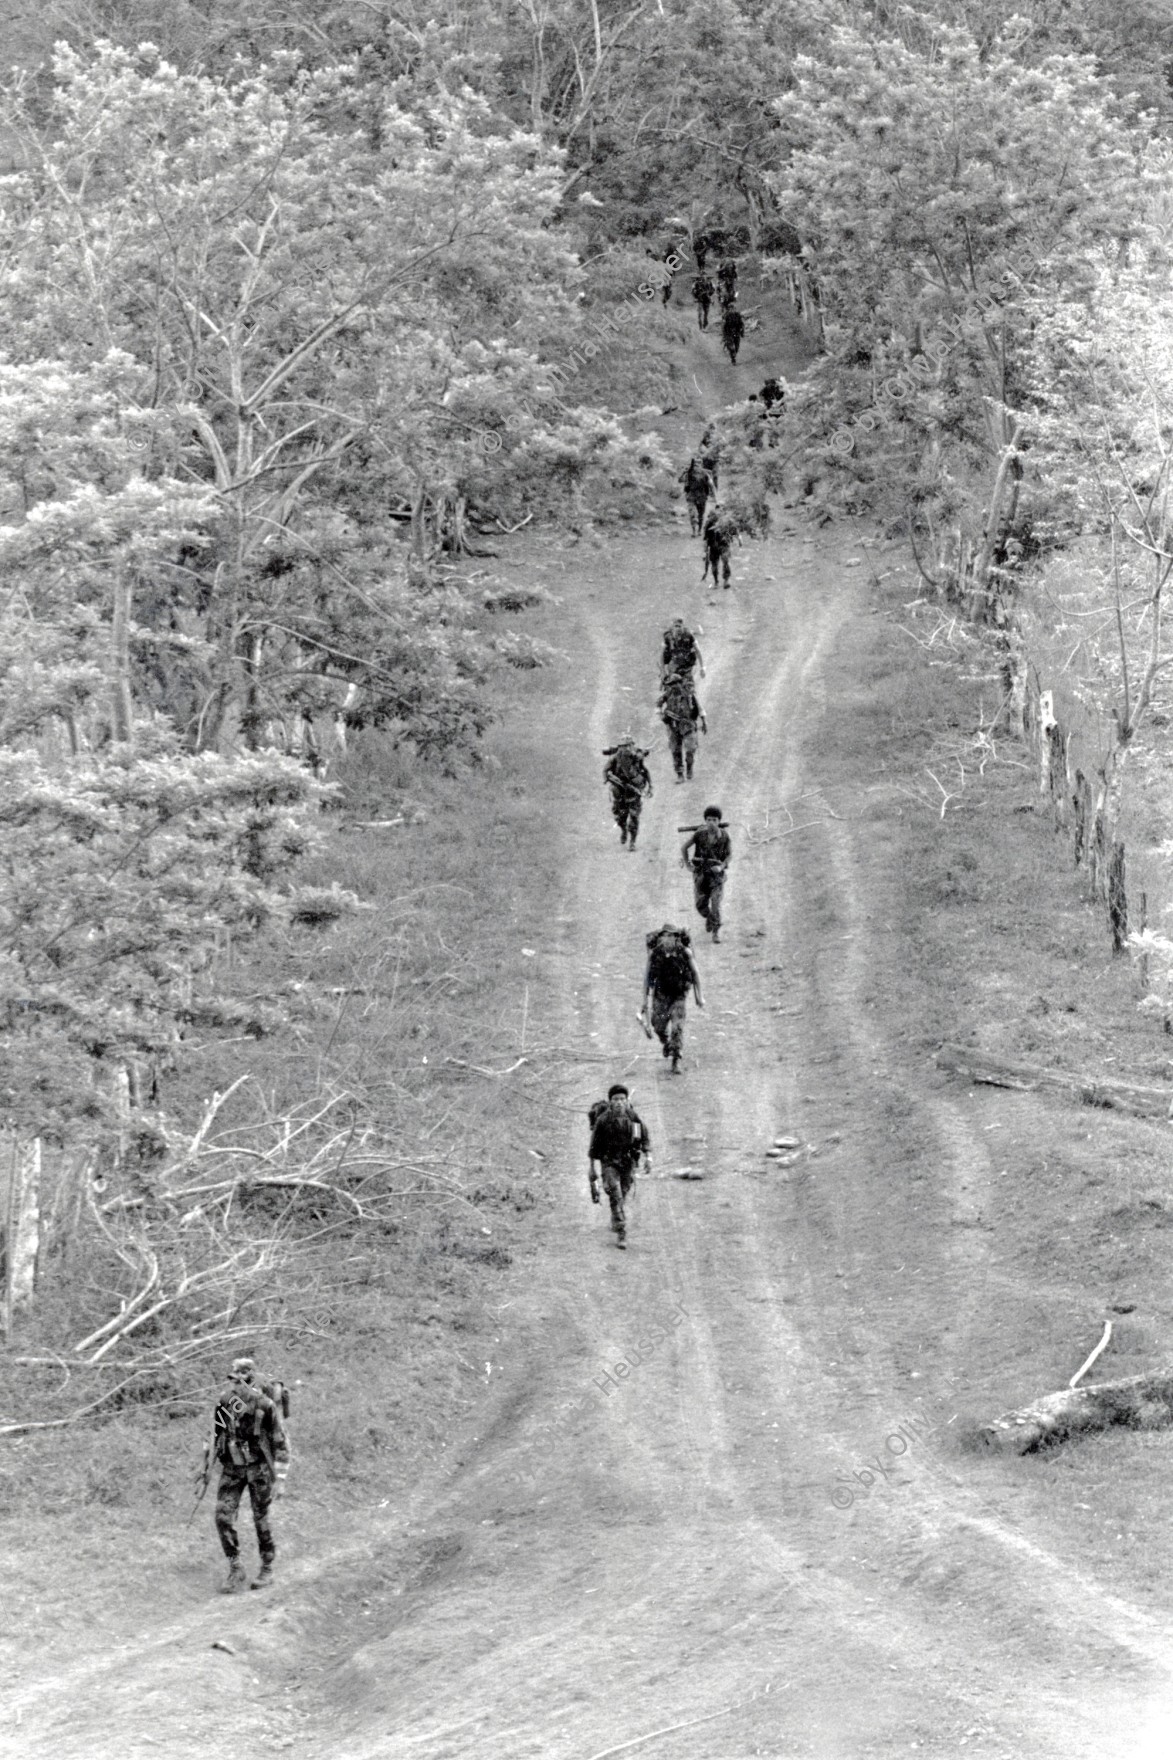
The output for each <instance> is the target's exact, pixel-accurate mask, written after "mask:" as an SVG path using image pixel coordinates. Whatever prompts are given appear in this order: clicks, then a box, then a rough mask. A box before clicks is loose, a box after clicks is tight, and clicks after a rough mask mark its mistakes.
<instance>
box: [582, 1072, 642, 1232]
mask: <svg viewBox="0 0 1173 1760" xmlns="http://www.w3.org/2000/svg"><path fill="white" fill-rule="evenodd" d="M588 1116H589V1119H590V1126H591V1142H590V1148H589V1150H588V1151H587V1154H588V1164H587V1165H588V1178H589V1180H590V1186H591V1201H592V1203H595V1204H597V1203H598V1202H599V1181H600V1178H601V1179H602V1184H603V1190H604V1191H605V1192H606V1194H607V1200H608V1202H609V1204H610V1206H611V1228H612V1230H613V1232H614V1233H615V1234H616V1235H618V1237H619V1238H618V1240H617V1241H616V1243H615V1245H616V1246H617V1247H626V1246H627V1211H626V1203H627V1200H628V1198H629V1197H630V1195H631V1188H632V1184H633V1182H634V1180H635V1170H636V1168H637V1167H638V1166H639V1159H640V1156H641V1155H642V1156H643V1161H644V1171H645V1172H647V1173H650V1172H651V1168H652V1139H651V1137H650V1136H649V1134H648V1127H647V1125H646V1124H645V1123H644V1121H643V1119H642V1118H641V1117H640V1115H639V1113H638V1112H637V1111H636V1110H635V1107H634V1106H633V1105H632V1104H631V1099H630V1096H629V1094H628V1091H627V1089H626V1088H625V1087H624V1085H623V1083H622V1082H615V1083H614V1084H613V1086H612V1087H610V1088H608V1090H607V1098H606V1099H605V1100H596V1101H595V1103H594V1105H593V1106H592V1107H591V1109H590V1113H589V1115H588Z"/></svg>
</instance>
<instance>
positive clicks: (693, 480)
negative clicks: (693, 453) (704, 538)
mask: <svg viewBox="0 0 1173 1760" xmlns="http://www.w3.org/2000/svg"><path fill="white" fill-rule="evenodd" d="M677 482H679V483H682V484H683V485H684V499H685V502H686V504H687V506H688V529H689V531H690V532H691V533H692V535H693V537H694V538H695V537H697V536H698V535H699V533H700V530H701V527H702V526H703V525H704V521H705V508H706V507H707V506H708V503H709V502H710V500H712V501H715V500H716V499H717V479H716V476H715V474H714V473H713V472H712V471H710V470H709V468H708V466H707V465H706V464H705V463H704V462H703V461H702V460H700V459H697V458H690V459H689V461H688V464H687V465H686V466H685V468H684V470H682V471H681V473H680V475H679V477H678V478H677Z"/></svg>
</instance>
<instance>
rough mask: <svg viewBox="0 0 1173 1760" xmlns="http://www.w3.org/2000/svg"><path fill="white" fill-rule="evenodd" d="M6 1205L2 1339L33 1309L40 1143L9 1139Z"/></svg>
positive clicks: (39, 1238)
mask: <svg viewBox="0 0 1173 1760" xmlns="http://www.w3.org/2000/svg"><path fill="white" fill-rule="evenodd" d="M9 1141H10V1154H9V1155H8V1156H7V1157H6V1159H7V1160H8V1162H9V1166H8V1170H7V1171H8V1180H7V1186H8V1190H7V1203H6V1205H5V1207H4V1316H3V1317H4V1335H5V1337H6V1338H11V1337H12V1328H13V1324H14V1321H15V1320H16V1318H17V1316H18V1315H20V1314H22V1313H26V1312H27V1311H28V1310H29V1309H31V1307H32V1305H33V1290H34V1287H35V1284H36V1275H37V1252H38V1249H39V1247H40V1240H41V1139H40V1138H39V1137H34V1138H32V1140H31V1141H30V1142H26V1143H21V1142H20V1140H19V1138H18V1137H17V1135H16V1133H15V1132H12V1134H11V1136H10V1139H9Z"/></svg>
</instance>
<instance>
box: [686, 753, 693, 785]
mask: <svg viewBox="0 0 1173 1760" xmlns="http://www.w3.org/2000/svg"><path fill="white" fill-rule="evenodd" d="M685 770H686V771H687V773H688V780H689V781H690V782H691V781H692V759H691V758H689V759H688V761H687V763H686V764H685Z"/></svg>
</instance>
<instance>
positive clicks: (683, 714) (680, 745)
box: [656, 674, 708, 782]
mask: <svg viewBox="0 0 1173 1760" xmlns="http://www.w3.org/2000/svg"><path fill="white" fill-rule="evenodd" d="M656 707H657V709H659V711H660V719H661V720H662V721H663V723H664V726H665V728H666V729H667V733H668V745H669V748H670V750H671V752H672V768H673V769H674V770H675V772H676V780H677V782H683V781H684V778H685V776H686V775H688V776H689V777H691V776H692V766H693V763H694V761H695V759H696V731H697V728H698V726H699V727H701V728H703V729H704V731H705V732H706V733H707V732H708V723H707V722H706V721H705V716H704V711H703V710H702V708H701V706H700V704H699V703H698V702H697V699H696V692H695V691H694V690H693V688H692V685H691V683H690V682H689V680H688V679H686V678H679V677H676V676H674V675H671V674H670V675H669V676H668V677H666V678H665V680H664V688H663V690H662V691H661V692H660V695H659V697H658V698H657V699H656Z"/></svg>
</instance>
